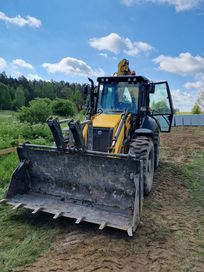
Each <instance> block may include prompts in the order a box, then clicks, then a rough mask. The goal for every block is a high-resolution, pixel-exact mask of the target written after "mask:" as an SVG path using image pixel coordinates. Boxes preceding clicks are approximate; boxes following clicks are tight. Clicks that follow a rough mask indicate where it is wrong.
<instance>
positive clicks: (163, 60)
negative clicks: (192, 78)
mask: <svg viewBox="0 0 204 272" xmlns="http://www.w3.org/2000/svg"><path fill="white" fill-rule="evenodd" d="M153 61H154V62H155V63H156V64H159V69H160V70H163V71H167V72H171V73H175V74H180V75H184V76H185V75H191V74H195V73H202V72H204V58H202V57H200V56H195V57H194V56H192V55H191V54H190V53H189V52H186V53H181V54H180V55H179V56H178V57H170V56H164V55H160V56H159V57H157V58H156V59H154V60H153Z"/></svg>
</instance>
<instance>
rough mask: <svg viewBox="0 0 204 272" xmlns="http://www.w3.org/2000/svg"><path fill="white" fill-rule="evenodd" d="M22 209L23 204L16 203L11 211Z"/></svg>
mask: <svg viewBox="0 0 204 272" xmlns="http://www.w3.org/2000/svg"><path fill="white" fill-rule="evenodd" d="M21 207H23V203H18V204H17V205H16V206H14V207H13V210H17V209H18V208H21Z"/></svg>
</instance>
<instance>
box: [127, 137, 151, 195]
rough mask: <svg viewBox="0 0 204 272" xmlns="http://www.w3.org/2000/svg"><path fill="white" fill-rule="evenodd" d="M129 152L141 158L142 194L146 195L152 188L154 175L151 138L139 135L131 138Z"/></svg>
mask: <svg viewBox="0 0 204 272" xmlns="http://www.w3.org/2000/svg"><path fill="white" fill-rule="evenodd" d="M129 154H130V155H135V156H136V158H138V159H139V160H143V179H144V195H148V194H149V193H150V191H151V189H152V184H153V176H154V167H155V166H154V162H155V152H154V144H153V141H152V139H151V138H148V137H144V136H139V137H137V138H135V139H133V140H132V142H131V144H130V148H129Z"/></svg>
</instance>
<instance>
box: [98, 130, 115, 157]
mask: <svg viewBox="0 0 204 272" xmlns="http://www.w3.org/2000/svg"><path fill="white" fill-rule="evenodd" d="M112 138H113V129H112V128H93V150H95V151H101V152H107V151H108V148H109V147H110V146H111V143H112Z"/></svg>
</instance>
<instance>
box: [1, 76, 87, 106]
mask: <svg viewBox="0 0 204 272" xmlns="http://www.w3.org/2000/svg"><path fill="white" fill-rule="evenodd" d="M83 87H84V85H83V84H79V83H69V82H65V81H60V82H56V81H53V80H51V81H44V80H28V79H26V78H25V77H24V76H20V77H19V78H12V77H8V76H7V75H6V73H5V72H3V73H0V110H18V109H19V108H21V107H22V106H28V105H29V102H30V101H31V100H33V99H35V98H49V99H51V100H54V99H56V98H60V99H68V100H70V101H72V102H73V103H74V104H75V105H76V108H77V110H78V111H80V110H81V109H82V106H83V104H84V102H85V97H84V93H83Z"/></svg>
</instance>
